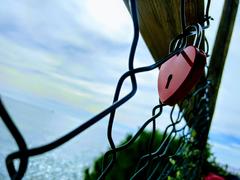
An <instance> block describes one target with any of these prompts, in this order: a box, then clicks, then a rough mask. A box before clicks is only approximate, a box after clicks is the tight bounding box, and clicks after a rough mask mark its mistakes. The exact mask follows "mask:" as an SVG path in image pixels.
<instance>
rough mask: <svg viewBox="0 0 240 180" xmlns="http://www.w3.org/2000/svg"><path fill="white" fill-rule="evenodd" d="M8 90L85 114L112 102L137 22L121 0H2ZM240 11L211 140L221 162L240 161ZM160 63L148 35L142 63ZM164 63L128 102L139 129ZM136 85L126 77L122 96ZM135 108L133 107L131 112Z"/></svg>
mask: <svg viewBox="0 0 240 180" xmlns="http://www.w3.org/2000/svg"><path fill="white" fill-rule="evenodd" d="M0 4H1V6H0V47H1V48H0V73H1V76H0V94H1V96H2V97H3V98H4V97H11V98H14V99H17V100H19V101H22V102H27V103H30V104H33V105H35V106H39V107H45V108H47V109H50V110H53V111H65V112H67V113H69V114H71V115H72V116H79V117H81V118H80V120H79V121H80V122H84V121H85V120H87V119H89V118H90V117H92V116H93V115H94V114H96V113H99V112H100V111H102V110H103V109H105V108H106V107H108V106H109V105H110V104H111V102H112V99H113V92H114V90H115V86H116V84H117V81H118V79H119V77H120V76H121V74H123V73H124V72H125V71H126V70H127V68H128V64H127V61H128V54H129V50H130V45H131V40H132V36H133V29H132V24H131V18H130V15H129V13H128V12H127V9H126V7H125V6H124V3H123V2H122V1H121V0H102V1H94V0H81V1H79V0H69V1H65V0H50V1H49V0H42V1H31V0H22V1H16V0H0ZM222 4H223V0H221V1H217V0H212V6H211V8H210V15H211V16H213V17H214V19H215V20H214V21H213V22H212V24H211V27H210V29H209V30H208V31H207V32H206V36H207V38H208V40H209V42H210V47H212V45H213V42H214V37H215V34H216V30H217V25H218V21H219V18H220V11H221V8H222ZM239 32H240V14H239V13H238V15H237V18H236V24H235V27H234V32H233V36H232V42H231V45H230V49H229V53H228V56H227V60H226V65H225V69H224V74H223V79H222V83H221V87H220V90H219V96H218V101H217V106H216V111H215V114H214V118H213V123H212V126H211V133H210V140H211V142H212V145H213V151H214V152H215V153H216V156H217V158H218V159H219V161H220V162H221V163H230V164H231V165H232V166H234V167H238V168H240V165H239V164H238V160H240V131H239V127H240V121H239V112H240V96H239V92H240V85H239V83H237V82H236V81H237V78H238V76H239V68H240V62H239V61H238V60H239V58H240V56H239V52H238V48H239V45H238V44H239V40H240V36H239ZM152 63H153V58H152V57H151V55H150V53H149V51H148V50H147V47H146V45H145V44H144V41H143V40H142V38H140V42H139V45H138V49H137V53H136V59H135V67H140V66H145V65H149V64H152ZM157 76H158V71H157V70H154V71H152V72H148V73H144V74H141V75H139V76H138V78H137V80H138V85H139V86H138V93H137V94H136V96H135V97H134V98H133V99H132V100H131V101H130V102H128V103H127V104H126V105H124V106H123V107H121V108H120V109H119V111H118V113H117V115H116V119H117V121H119V122H121V123H122V124H123V125H124V126H127V127H128V129H137V128H138V127H139V126H140V125H141V124H142V123H143V122H144V121H145V120H146V119H148V118H149V117H150V115H151V109H152V107H153V106H154V105H156V104H157V103H158V93H157ZM130 88H131V86H130V83H129V82H128V81H127V82H126V83H125V84H124V88H123V93H122V94H121V96H123V95H124V94H126V93H127V92H129V90H130ZM129 114H130V115H131V116H130V117H129Z"/></svg>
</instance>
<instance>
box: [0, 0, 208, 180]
mask: <svg viewBox="0 0 240 180" xmlns="http://www.w3.org/2000/svg"><path fill="white" fill-rule="evenodd" d="M129 3H130V10H131V15H132V21H133V28H134V36H133V41H132V46H131V50H130V54H129V59H128V71H127V72H125V73H124V74H123V75H122V76H121V77H120V79H119V81H118V84H117V86H116V90H115V94H114V98H113V103H112V105H111V106H109V107H108V108H106V109H105V110H103V111H102V112H100V113H99V114H97V115H96V116H94V117H92V118H91V119H89V120H88V121H86V122H85V123H83V124H82V125H80V126H79V127H77V128H75V129H74V130H72V131H70V132H69V133H67V134H66V135H64V136H62V137H60V138H58V139H57V140H55V141H53V142H50V143H48V144H46V145H43V146H39V147H35V148H31V149H29V148H28V147H27V145H26V143H25V140H24V137H23V136H22V134H21V132H20V131H19V130H18V128H17V126H16V125H15V124H14V122H13V120H12V119H11V117H10V116H9V114H8V112H7V110H6V108H5V107H4V105H3V103H2V101H1V99H0V116H1V118H2V120H3V122H4V124H5V125H6V127H7V129H8V130H9V131H10V133H11V134H12V136H13V138H14V139H15V141H16V143H17V146H18V149H19V150H18V151H16V152H13V153H11V154H9V155H8V156H7V158H6V167H7V170H8V173H9V176H10V178H11V179H22V178H23V176H24V174H25V172H26V170H27V166H28V160H29V158H30V157H32V156H36V155H40V154H43V153H46V152H48V151H50V150H53V149H55V148H57V147H59V146H61V145H63V144H64V143H66V142H68V141H69V140H71V139H72V138H74V137H76V136H77V135H79V134H80V133H82V132H83V131H85V130H86V129H88V128H89V127H90V126H92V125H94V124H95V123H97V122H99V121H100V120H101V119H102V118H103V117H105V116H107V115H108V114H110V117H109V121H108V130H107V136H108V141H109V144H110V147H111V149H110V150H109V151H108V152H106V154H105V155H104V160H103V167H102V173H101V175H100V176H99V178H98V179H104V178H105V177H106V175H107V173H108V172H109V171H110V170H111V168H112V167H113V165H114V164H115V162H116V160H117V158H116V157H117V153H118V152H120V151H123V150H125V149H126V148H129V147H130V146H131V145H132V144H133V143H134V142H135V141H136V139H137V138H138V137H139V136H140V134H141V133H142V132H143V131H144V129H145V128H146V127H147V126H148V125H149V124H150V123H152V135H151V138H150V141H149V144H148V154H145V155H143V156H142V157H141V158H140V159H139V162H138V163H137V165H136V170H135V173H134V174H133V175H132V177H131V179H135V178H136V177H137V176H139V175H140V174H141V172H142V171H144V170H146V169H147V176H148V179H152V178H153V177H154V176H155V175H156V174H157V173H159V171H158V169H159V167H160V165H161V163H163V161H164V162H165V161H169V160H170V159H171V158H174V157H178V156H180V155H181V154H182V153H183V152H184V150H185V148H186V144H187V143H192V142H191V141H192V140H191V136H190V134H191V131H192V130H193V129H194V127H195V126H199V125H201V123H199V121H198V120H196V121H195V122H194V123H192V126H191V127H188V126H187V123H185V125H184V126H182V127H181V128H178V127H177V126H178V125H179V124H180V123H181V122H182V119H184V115H185V112H183V111H182V110H179V112H178V113H177V117H176V118H174V117H173V116H174V115H173V114H174V109H175V106H174V107H173V108H172V110H171V113H170V122H171V123H170V124H169V125H168V126H167V127H166V129H165V131H164V133H163V137H162V139H161V141H160V142H159V147H158V148H157V149H156V150H155V151H153V149H154V148H153V144H154V140H155V132H156V118H158V117H159V116H160V115H161V114H162V111H163V107H164V106H165V105H164V104H161V102H160V104H159V105H157V106H155V107H154V108H153V110H152V117H151V118H150V119H149V120H147V121H146V122H145V123H144V124H143V125H142V126H141V128H140V129H139V130H138V131H137V132H136V134H135V135H134V136H133V137H132V138H131V139H130V140H129V141H128V142H127V143H125V144H124V145H122V146H120V147H116V145H115V143H114V141H113V138H112V127H113V124H114V117H115V113H116V110H117V108H119V107H120V106H121V105H123V104H124V103H125V102H127V101H128V100H129V99H131V98H132V97H133V96H134V95H135V94H136V92H137V81H136V75H137V74H138V73H143V72H148V71H151V70H153V69H156V68H159V67H160V66H161V65H162V64H163V63H165V62H166V61H167V60H168V59H170V58H171V57H173V56H175V55H176V54H178V53H180V52H181V51H182V49H183V48H185V47H186V44H187V42H186V39H187V37H188V36H192V35H194V36H199V35H200V33H201V32H202V29H203V30H204V29H206V28H208V27H209V19H210V18H209V16H208V13H209V12H208V11H209V7H210V0H209V1H208V4H207V8H206V15H205V20H204V22H205V21H206V23H207V25H206V26H205V25H203V24H201V25H200V24H195V25H190V26H187V27H186V17H185V3H184V0H181V17H182V18H181V19H182V33H181V34H180V35H178V36H177V37H176V38H175V39H174V40H173V41H172V42H171V43H170V46H169V49H170V52H171V53H170V54H169V55H167V56H166V57H164V58H161V59H160V60H158V61H157V62H156V63H154V64H152V65H149V66H145V67H140V68H134V56H135V52H136V48H137V43H138V39H139V25H138V16H137V8H136V2H135V0H130V1H129ZM197 40H198V42H196V44H199V43H200V42H201V39H200V37H198V38H197ZM207 49H208V48H207ZM207 52H208V50H207ZM127 78H130V80H131V84H132V89H131V91H130V92H129V93H128V94H127V95H126V96H124V97H123V98H121V99H119V95H120V93H121V89H122V85H123V83H124V81H125V80H126V79H127ZM209 85H210V84H209V83H207V84H206V85H204V86H202V87H200V88H199V89H197V90H196V91H195V92H194V93H193V94H191V95H190V96H189V98H193V97H194V98H193V99H194V107H196V108H195V109H198V110H199V111H198V112H197V116H196V117H195V119H201V118H202V117H204V118H207V116H208V114H207V113H206V112H207V104H208V103H207V99H208V98H207V95H206V93H207V88H208V87H209ZM203 90H205V93H204V94H205V96H204V97H202V99H200V100H199V99H198V100H196V99H197V98H198V96H197V94H198V93H200V92H201V93H202V91H203ZM189 104H190V103H189ZM201 126H203V127H204V124H202V125H201ZM186 129H187V130H186ZM176 137H180V139H179V144H178V145H177V149H176V151H175V152H174V153H172V154H171V155H169V156H168V157H166V154H167V153H168V151H169V149H170V146H171V143H172V142H173V140H174V139H175V138H176ZM109 157H111V160H110V161H109V162H108V159H109ZM16 159H19V161H20V163H19V167H18V168H17V169H16V168H15V166H14V160H16ZM156 161H157V163H156ZM182 162H184V161H182ZM182 162H181V161H179V162H177V163H176V164H175V165H171V164H169V162H168V164H167V165H166V166H165V167H164V169H161V173H160V174H159V176H158V179H165V178H166V177H167V176H168V175H169V174H170V173H171V172H172V171H173V170H174V169H175V168H176V166H177V164H178V165H179V164H182ZM152 168H153V170H152Z"/></svg>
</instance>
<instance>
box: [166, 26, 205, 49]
mask: <svg viewBox="0 0 240 180" xmlns="http://www.w3.org/2000/svg"><path fill="white" fill-rule="evenodd" d="M202 31H203V28H202V26H201V25H200V24H199V23H197V24H194V25H189V26H187V27H186V28H185V31H184V33H182V34H179V35H177V36H176V37H175V38H174V39H173V40H172V41H171V42H170V46H169V53H171V52H173V51H175V50H176V49H180V48H185V47H186V46H187V41H186V39H187V37H189V36H193V35H196V37H195V39H194V42H193V45H194V46H195V47H197V48H199V47H200V44H201V41H202ZM179 43H180V44H179Z"/></svg>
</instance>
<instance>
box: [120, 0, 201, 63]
mask: <svg viewBox="0 0 240 180" xmlns="http://www.w3.org/2000/svg"><path fill="white" fill-rule="evenodd" d="M123 1H124V2H125V4H126V6H127V8H128V9H129V4H128V1H129V0H123ZM136 2H137V7H138V13H139V26H140V31H141V34H142V37H143V39H144V41H145V43H146V44H147V46H148V49H149V50H150V52H151V54H152V56H153V58H154V60H155V61H157V60H158V59H160V58H162V57H164V56H166V55H167V54H168V47H169V44H170V42H171V40H172V39H173V38H174V37H176V35H178V34H180V33H181V31H182V29H181V19H180V0H136ZM185 3H186V21H187V24H193V23H197V22H200V21H202V20H203V16H204V0H185Z"/></svg>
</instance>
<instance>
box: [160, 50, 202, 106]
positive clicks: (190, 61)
mask: <svg viewBox="0 0 240 180" xmlns="http://www.w3.org/2000/svg"><path fill="white" fill-rule="evenodd" d="M205 64H206V55H205V53H204V52H202V51H200V50H199V49H198V48H196V47H195V46H188V47H186V48H184V49H183V50H182V51H181V52H180V53H179V54H177V55H175V56H173V57H172V58H170V59H169V60H167V61H166V62H165V63H164V64H162V65H161V67H160V71H159V76H158V93H159V96H160V101H161V102H162V103H163V104H166V105H174V104H176V103H178V102H179V101H180V100H182V99H183V98H184V97H186V96H187V94H188V93H189V92H190V91H191V90H192V89H193V87H194V86H195V85H196V84H197V83H198V81H199V80H200V78H201V76H202V74H203V72H204V67H205Z"/></svg>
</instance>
